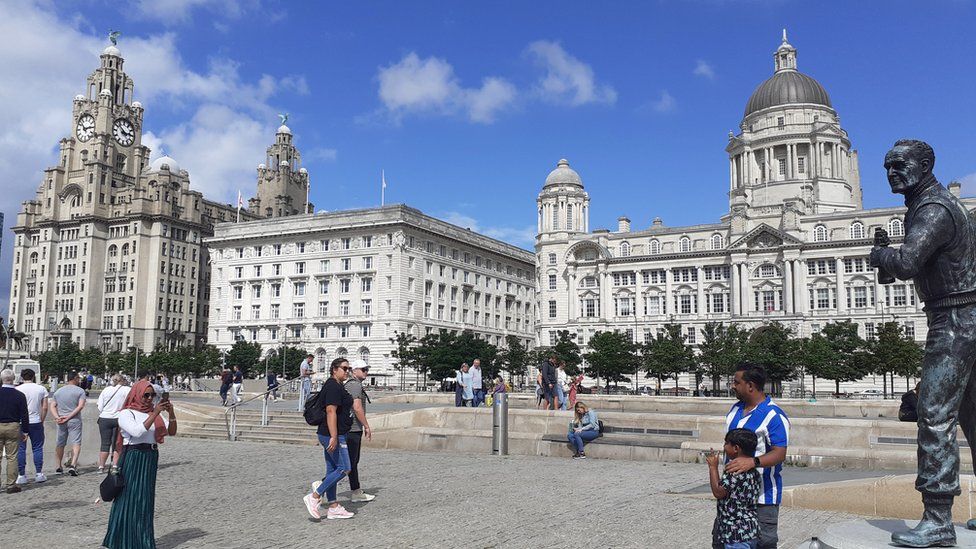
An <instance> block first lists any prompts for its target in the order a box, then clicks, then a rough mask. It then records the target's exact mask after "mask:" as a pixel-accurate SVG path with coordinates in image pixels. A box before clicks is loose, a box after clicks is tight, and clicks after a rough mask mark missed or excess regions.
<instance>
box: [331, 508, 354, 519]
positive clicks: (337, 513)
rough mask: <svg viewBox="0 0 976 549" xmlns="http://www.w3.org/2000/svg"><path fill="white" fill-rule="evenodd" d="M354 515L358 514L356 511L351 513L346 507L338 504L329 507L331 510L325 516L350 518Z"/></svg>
mask: <svg viewBox="0 0 976 549" xmlns="http://www.w3.org/2000/svg"><path fill="white" fill-rule="evenodd" d="M354 516H356V514H355V513H350V512H349V511H346V509H345V507H343V506H341V505H336V506H335V507H329V512H328V513H327V514H326V516H325V518H327V519H329V520H333V519H349V518H352V517H354Z"/></svg>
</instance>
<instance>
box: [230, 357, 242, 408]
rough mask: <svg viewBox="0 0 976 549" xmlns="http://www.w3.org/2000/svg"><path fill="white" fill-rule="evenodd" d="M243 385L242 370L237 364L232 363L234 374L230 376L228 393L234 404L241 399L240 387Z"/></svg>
mask: <svg viewBox="0 0 976 549" xmlns="http://www.w3.org/2000/svg"><path fill="white" fill-rule="evenodd" d="M243 386H244V372H242V371H241V367H240V366H238V365H237V364H235V365H234V375H233V377H232V378H231V389H230V395H231V398H233V399H234V404H237V403H238V402H240V401H241V388H242V387H243Z"/></svg>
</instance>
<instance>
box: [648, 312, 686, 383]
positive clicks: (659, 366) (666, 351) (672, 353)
mask: <svg viewBox="0 0 976 549" xmlns="http://www.w3.org/2000/svg"><path fill="white" fill-rule="evenodd" d="M641 364H642V366H643V369H644V371H645V372H647V373H646V374H645V376H644V377H656V378H657V381H658V385H659V386H660V385H661V383H663V382H664V380H666V379H669V378H672V377H673V378H674V387H675V389H677V388H678V375H679V374H681V373H682V372H690V371H692V370H693V369H694V368H695V365H696V362H695V352H694V351H693V350H692V349H691V347H689V346H687V345H685V335H684V334H683V333H682V331H681V324H665V325H664V330H663V331H661V332H658V333H657V336H655V337H654V338H653V339H651V340H650V341H647V342H645V343H644V345H643V346H642V348H641Z"/></svg>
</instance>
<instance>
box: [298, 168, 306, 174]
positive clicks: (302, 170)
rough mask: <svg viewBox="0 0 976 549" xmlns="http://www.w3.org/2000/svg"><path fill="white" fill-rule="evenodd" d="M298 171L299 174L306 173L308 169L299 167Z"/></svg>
mask: <svg viewBox="0 0 976 549" xmlns="http://www.w3.org/2000/svg"><path fill="white" fill-rule="evenodd" d="M298 173H301V174H306V173H308V170H306V169H305V168H300V169H299V170H298Z"/></svg>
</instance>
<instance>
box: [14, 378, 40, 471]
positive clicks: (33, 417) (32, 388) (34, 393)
mask: <svg viewBox="0 0 976 549" xmlns="http://www.w3.org/2000/svg"><path fill="white" fill-rule="evenodd" d="M35 375H36V374H34V370H31V369H24V370H23V371H21V372H20V378H21V379H22V380H23V381H24V382H23V383H21V384H20V385H18V386H17V390H18V391H20V392H21V393H24V396H26V397H27V413H28V414H29V415H30V428H29V429H28V431H27V437H28V438H30V441H31V452H32V453H33V456H34V482H44V481H46V480H47V477H45V476H44V473H42V472H41V470H42V469H43V468H44V419H45V418H46V417H47V389H45V388H44V386H43V385H38V384H37V383H35ZM17 473H18V476H17V484H27V440H26V439H23V440H21V441H20V445H19V446H18V447H17Z"/></svg>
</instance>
